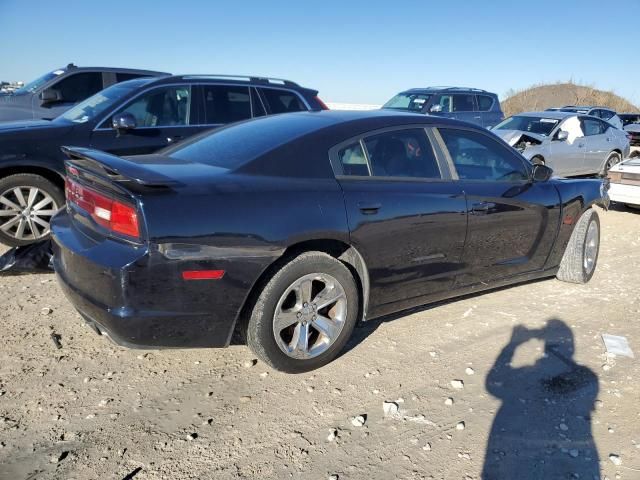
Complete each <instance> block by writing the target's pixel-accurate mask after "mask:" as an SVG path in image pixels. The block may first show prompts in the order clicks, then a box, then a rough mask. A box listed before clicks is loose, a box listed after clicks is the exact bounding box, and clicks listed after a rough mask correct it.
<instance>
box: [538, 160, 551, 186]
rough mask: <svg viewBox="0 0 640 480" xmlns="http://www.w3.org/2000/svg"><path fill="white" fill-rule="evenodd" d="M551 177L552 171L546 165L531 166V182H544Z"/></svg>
mask: <svg viewBox="0 0 640 480" xmlns="http://www.w3.org/2000/svg"><path fill="white" fill-rule="evenodd" d="M551 175H553V170H551V169H550V168H549V167H547V166H546V165H542V164H539V163H538V164H536V165H534V166H533V181H534V182H546V181H547V180H549V179H550V178H551Z"/></svg>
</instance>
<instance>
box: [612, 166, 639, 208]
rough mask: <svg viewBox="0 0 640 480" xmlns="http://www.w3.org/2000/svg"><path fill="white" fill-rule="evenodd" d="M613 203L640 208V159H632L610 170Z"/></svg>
mask: <svg viewBox="0 0 640 480" xmlns="http://www.w3.org/2000/svg"><path fill="white" fill-rule="evenodd" d="M609 180H610V182H611V183H610V189H609V196H610V197H611V201H613V202H618V203H624V204H626V205H629V206H632V207H636V208H638V207H640V158H637V157H636V158H630V159H628V160H625V161H623V162H621V163H619V164H617V165H614V166H613V167H612V168H611V170H609Z"/></svg>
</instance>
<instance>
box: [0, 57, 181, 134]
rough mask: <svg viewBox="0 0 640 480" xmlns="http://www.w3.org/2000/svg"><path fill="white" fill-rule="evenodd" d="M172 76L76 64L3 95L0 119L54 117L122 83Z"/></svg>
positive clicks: (1, 120) (0, 105) (130, 69)
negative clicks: (145, 78)
mask: <svg viewBox="0 0 640 480" xmlns="http://www.w3.org/2000/svg"><path fill="white" fill-rule="evenodd" d="M163 75H169V74H168V73H164V72H154V71H151V70H136V69H132V68H106V67H76V66H75V65H74V64H72V63H70V64H69V65H67V66H66V67H65V68H60V69H58V70H54V71H53V72H49V73H45V74H44V75H43V76H41V77H39V78H36V79H35V80H33V81H32V82H29V83H27V84H26V85H24V86H23V87H22V88H19V89H17V90H15V91H13V92H11V93H10V94H9V93H8V94H7V95H3V96H1V97H0V122H5V121H13V120H33V119H44V120H51V119H53V118H56V117H57V116H59V115H61V114H63V113H64V112H65V111H67V110H69V109H70V108H71V107H72V106H74V105H75V104H77V103H79V102H81V101H82V100H84V99H86V98H89V97H90V96H92V95H94V94H96V93H98V92H99V91H100V90H102V89H104V88H107V87H109V86H111V85H114V84H116V83H119V82H124V81H126V80H132V79H134V78H140V77H158V76H163Z"/></svg>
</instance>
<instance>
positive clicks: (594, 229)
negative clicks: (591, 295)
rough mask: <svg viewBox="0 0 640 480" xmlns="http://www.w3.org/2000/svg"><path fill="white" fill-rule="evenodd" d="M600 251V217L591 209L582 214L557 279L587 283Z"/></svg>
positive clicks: (594, 269)
mask: <svg viewBox="0 0 640 480" xmlns="http://www.w3.org/2000/svg"><path fill="white" fill-rule="evenodd" d="M599 251H600V217H599V216H598V214H597V213H596V212H595V211H594V210H593V209H592V208H590V209H588V210H587V211H586V212H584V213H583V214H582V216H581V217H580V220H578V223H577V225H576V226H575V228H574V229H573V232H572V234H571V238H570V239H569V244H568V245H567V249H566V250H565V251H564V256H563V257H562V261H561V262H560V269H559V270H558V273H557V275H556V276H557V278H558V280H562V281H563V282H570V283H587V282H588V281H589V280H591V277H592V276H593V274H594V272H595V271H596V264H597V263H598V253H599Z"/></svg>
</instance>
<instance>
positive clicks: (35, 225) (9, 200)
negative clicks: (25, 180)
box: [0, 186, 58, 241]
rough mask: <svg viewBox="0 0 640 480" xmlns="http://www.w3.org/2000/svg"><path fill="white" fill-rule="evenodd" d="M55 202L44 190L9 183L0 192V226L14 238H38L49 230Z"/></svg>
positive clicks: (0, 228) (45, 234)
mask: <svg viewBox="0 0 640 480" xmlns="http://www.w3.org/2000/svg"><path fill="white" fill-rule="evenodd" d="M57 211H58V205H57V204H56V201H55V200H54V199H53V197H52V196H51V195H49V194H48V193H47V192H46V191H44V190H42V189H40V188H38V187H33V186H17V187H12V188H10V189H8V190H6V191H4V192H2V194H0V230H1V231H2V232H3V233H4V234H5V235H8V236H9V237H12V238H15V239H16V240H21V241H25V240H38V239H40V238H43V237H46V236H47V235H48V234H49V231H50V225H49V223H50V221H51V217H52V216H53V215H54V214H55V213H56V212H57Z"/></svg>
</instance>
